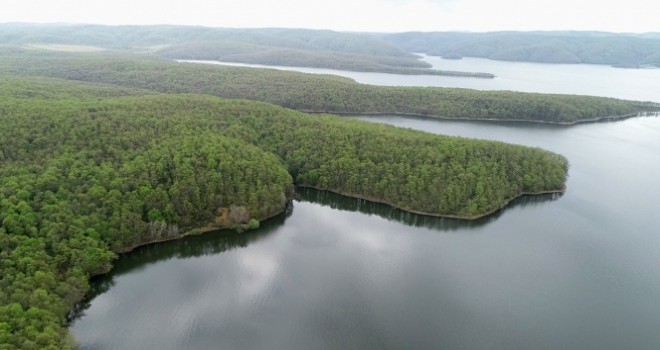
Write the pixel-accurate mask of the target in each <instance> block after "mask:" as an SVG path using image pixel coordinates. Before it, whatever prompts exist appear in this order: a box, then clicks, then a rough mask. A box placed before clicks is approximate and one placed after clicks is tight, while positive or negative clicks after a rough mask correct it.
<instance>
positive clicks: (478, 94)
mask: <svg viewBox="0 0 660 350" xmlns="http://www.w3.org/2000/svg"><path fill="white" fill-rule="evenodd" d="M0 70H1V71H3V72H6V73H11V74H19V75H36V76H48V77H55V78H62V79H68V80H77V81H87V82H96V83H106V84H113V85H120V86H124V87H133V88H141V89H148V90H153V91H158V92H165V93H198V94H208V95H214V96H218V97H223V98H232V99H236V98H238V99H250V100H257V101H264V102H269V103H274V104H277V105H280V106H283V107H286V108H292V109H296V110H299V111H304V112H314V113H334V114H349V115H351V114H352V115H356V114H399V115H416V116H426V117H435V118H444V119H464V120H501V121H529V122H543V123H557V124H574V123H579V122H585V121H594V120H599V119H606V118H619V117H624V116H635V115H638V114H640V113H645V112H656V111H659V110H660V105H658V104H657V103H649V102H636V101H624V100H618V99H613V98H603V97H591V96H577V95H555V94H536V93H519V92H511V91H476V90H468V89H452V88H434V87H385V86H373V85H366V84H359V83H356V82H355V81H353V80H351V79H348V78H343V77H338V76H331V75H317V74H305V73H298V72H288V71H279V70H273V69H258V68H245V67H228V66H218V65H202V64H193V63H178V62H173V61H170V60H165V59H157V58H149V57H144V56H135V55H126V54H121V55H118V54H94V53H88V54H81V53H69V54H66V53H54V52H50V53H49V52H44V51H34V50H30V49H17V48H7V49H5V50H0Z"/></svg>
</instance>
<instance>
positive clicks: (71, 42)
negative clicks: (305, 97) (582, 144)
mask: <svg viewBox="0 0 660 350" xmlns="http://www.w3.org/2000/svg"><path fill="white" fill-rule="evenodd" d="M0 45H2V46H5V47H7V46H12V47H23V48H25V47H27V48H33V49H41V50H44V49H47V50H55V51H80V52H82V51H87V52H89V51H100V50H110V51H124V52H125V51H130V52H133V53H146V54H151V55H156V56H161V57H166V58H172V59H195V60H217V61H224V62H240V63H252V64H266V65H279V66H299V67H317V68H331V69H342V70H351V71H363V72H384V73H397V74H433V75H450V76H471V77H478V78H493V77H494V76H493V75H492V74H484V73H478V72H471V73H465V72H448V71H441V70H434V69H430V68H431V65H430V64H429V63H427V62H423V61H421V60H420V59H419V57H418V56H416V55H414V54H411V53H409V52H407V51H405V50H403V49H401V48H399V47H397V46H396V45H394V44H392V43H390V42H387V41H386V40H384V39H382V38H379V37H376V36H374V35H369V34H360V33H340V32H334V31H330V30H310V29H281V28H280V29H278V28H270V29H228V28H209V27H191V26H172V25H156V26H103V25H66V24H22V23H13V24H0Z"/></svg>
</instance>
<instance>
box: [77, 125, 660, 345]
mask: <svg viewBox="0 0 660 350" xmlns="http://www.w3.org/2000/svg"><path fill="white" fill-rule="evenodd" d="M361 119H368V120H369V121H373V122H384V123H388V124H393V125H397V126H402V127H409V128H415V129H421V130H425V131H429V132H434V133H442V134H449V135H460V136H466V137H477V138H485V139H493V140H502V141H507V142H512V143H518V144H525V145H530V146H538V147H543V148H546V149H549V150H552V151H555V152H559V153H561V154H563V155H565V156H566V157H567V158H568V159H569V161H570V163H571V168H570V177H569V180H568V191H567V192H566V193H565V194H564V195H549V196H539V197H523V198H521V199H519V200H517V201H515V202H514V203H513V204H512V205H510V206H509V207H507V208H506V209H504V210H503V211H500V212H498V213H497V214H495V215H493V216H490V217H487V218H484V219H482V220H477V221H471V222H470V221H458V220H449V219H439V218H429V217H423V216H418V215H414V214H409V213H404V212H401V211H398V210H394V209H391V208H389V207H387V206H384V205H376V204H372V203H369V202H365V201H360V200H355V199H348V198H344V197H340V196H336V195H332V194H328V193H324V192H318V191H311V190H301V191H300V198H299V199H298V200H297V201H295V202H294V203H293V207H292V208H291V211H290V212H289V213H287V214H283V215H281V216H279V217H277V218H275V219H273V220H271V221H269V222H267V223H266V224H265V225H264V226H263V227H262V228H261V229H259V230H257V231H254V232H249V233H243V234H237V233H214V234H208V235H204V236H201V237H192V238H188V239H185V240H181V241H175V242H168V243H164V244H158V245H153V246H148V247H143V248H141V249H138V250H137V251H135V252H133V253H130V254H127V255H124V256H123V257H122V258H120V259H119V260H118V261H117V264H116V265H117V266H116V268H115V269H114V270H113V271H112V272H111V273H109V274H108V275H106V276H102V277H100V278H98V279H96V280H94V281H93V288H94V293H93V295H92V299H91V300H89V301H88V302H87V303H85V304H82V305H81V306H80V309H79V310H78V312H79V314H78V317H77V318H76V319H75V320H74V321H73V323H72V326H71V331H72V333H73V334H74V335H75V336H76V338H77V339H78V340H79V341H80V342H81V344H82V347H83V349H162V350H165V349H211V348H213V349H216V348H217V349H220V348H222V349H621V348H627V349H628V348H629V349H657V348H658V346H659V345H660V333H659V332H658V327H659V326H660V303H658V296H659V295H660V234H659V231H658V226H659V225H658V224H659V223H658V217H657V213H658V208H659V206H658V200H659V199H660V182H659V181H658V180H657V179H658V178H659V176H660V118H657V117H646V118H635V119H629V120H625V121H619V122H611V123H594V124H585V125H578V126H573V127H564V126H551V125H533V124H515V123H514V124H511V123H508V124H494V123H483V122H455V121H436V120H429V119H410V118H400V117H384V118H372V117H361Z"/></svg>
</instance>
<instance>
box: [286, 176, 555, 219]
mask: <svg viewBox="0 0 660 350" xmlns="http://www.w3.org/2000/svg"><path fill="white" fill-rule="evenodd" d="M296 186H297V187H301V188H311V189H314V190H318V191H327V192H331V193H335V194H338V195H341V196H346V197H349V198H355V199H363V200H366V201H369V202H372V203H379V204H384V205H388V206H390V207H392V208H395V209H399V210H402V211H405V212H407V213H412V214H417V215H423V216H429V217H436V218H445V219H456V220H467V221H473V220H478V219H481V218H484V217H487V216H489V215H492V214H495V213H497V212H498V211H500V210H502V209H504V208H506V207H507V206H508V205H509V204H511V202H513V201H514V200H516V199H518V198H520V197H524V196H537V195H543V194H558V193H565V192H566V185H564V187H563V188H561V189H558V190H548V191H540V192H521V193H519V194H517V195H515V196H513V197H510V198H507V199H505V201H504V203H502V205H500V206H499V207H497V208H495V209H492V210H489V211H486V212H484V213H481V214H477V215H472V216H463V215H452V214H434V213H429V212H423V211H419V210H414V209H406V208H403V207H400V206H397V205H394V204H392V203H389V202H385V201H383V200H379V199H376V198H372V197H368V196H362V195H355V194H347V193H343V192H339V191H334V190H330V189H324V188H320V187H316V186H310V185H302V184H296Z"/></svg>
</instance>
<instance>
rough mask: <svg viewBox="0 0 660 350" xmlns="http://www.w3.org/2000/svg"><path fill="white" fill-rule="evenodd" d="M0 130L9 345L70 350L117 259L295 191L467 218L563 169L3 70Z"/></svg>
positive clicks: (260, 106)
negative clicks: (71, 318)
mask: <svg viewBox="0 0 660 350" xmlns="http://www.w3.org/2000/svg"><path fill="white" fill-rule="evenodd" d="M116 68H117V67H115V69H116ZM87 74H99V73H98V72H91V71H87ZM0 121H1V122H0V189H1V190H0V222H1V223H2V226H1V227H0V249H1V250H0V276H1V277H0V344H3V345H2V347H3V348H7V349H13V348H20V349H68V348H71V347H72V346H73V345H74V341H73V340H72V339H71V337H70V336H69V335H68V333H67V330H66V316H67V313H68V312H69V310H71V309H72V307H73V306H74V305H75V304H76V303H77V302H78V301H79V300H80V299H81V298H82V296H83V295H84V293H85V292H86V291H87V289H88V288H89V285H88V279H89V277H90V276H93V275H96V274H100V273H103V272H105V271H108V269H110V268H111V261H112V259H113V257H114V256H115V254H116V253H118V252H122V251H125V250H127V249H131V248H132V247H135V246H136V245H140V244H144V243H148V242H155V241H161V240H165V239H172V238H178V237H181V236H182V235H183V234H191V233H196V232H199V231H197V230H199V229H200V228H208V227H217V228H232V227H239V228H242V229H247V228H254V227H257V226H258V224H259V220H262V219H264V218H267V217H269V216H272V215H275V214H277V213H279V212H281V211H283V210H284V208H285V206H286V203H287V201H288V200H290V199H291V196H292V191H293V186H294V184H295V185H301V186H310V187H315V188H321V189H327V190H331V191H334V192H337V193H343V194H347V195H353V196H357V197H364V198H370V199H372V200H374V201H379V202H384V203H388V204H390V205H392V206H395V207H399V208H402V209H405V210H409V211H415V212H422V213H426V214H430V215H439V216H451V217H462V218H476V217H479V216H481V215H484V214H487V213H490V212H492V211H495V210H498V209H499V208H501V207H502V206H503V205H505V204H506V203H507V202H508V201H509V200H511V199H512V198H514V197H516V196H520V195H521V194H525V193H541V192H560V191H563V190H564V186H565V180H566V176H567V171H568V163H567V161H566V159H564V158H563V157H562V156H560V155H557V154H554V153H551V152H547V151H544V150H540V149H534V148H529V147H523V146H515V145H510V144H505V143H500V142H491V141H477V140H470V139H464V138H457V137H448V136H437V135H430V134H426V133H423V132H418V131H412V130H405V129H398V128H394V127H390V126H384V125H376V124H371V123H367V122H361V121H357V120H347V119H343V118H339V117H333V116H327V115H325V116H320V115H306V114H303V113H299V112H295V111H292V110H288V109H284V108H281V107H277V106H274V105H271V104H266V103H260V102H252V101H245V100H226V99H219V98H217V97H211V96H203V95H193V94H163V93H156V92H153V91H149V90H143V89H135V88H126V87H118V86H112V85H107V84H98V83H83V82H74V81H66V80H62V79H55V78H44V77H25V76H22V77H21V76H10V75H6V74H4V75H3V77H2V79H1V80H0Z"/></svg>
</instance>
